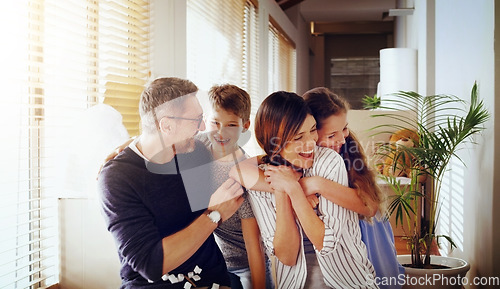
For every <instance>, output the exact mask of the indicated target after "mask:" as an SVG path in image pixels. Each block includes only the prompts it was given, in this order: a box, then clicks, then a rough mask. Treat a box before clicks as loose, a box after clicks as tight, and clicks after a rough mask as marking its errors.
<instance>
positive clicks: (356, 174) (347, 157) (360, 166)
mask: <svg viewBox="0 0 500 289" xmlns="http://www.w3.org/2000/svg"><path fill="white" fill-rule="evenodd" d="M302 97H303V98H304V100H305V101H306V103H307V105H308V106H309V108H310V109H311V112H312V114H313V116H314V118H315V119H316V126H317V128H318V129H319V128H321V125H322V123H323V121H324V120H325V119H327V118H328V117H330V116H332V115H337V114H339V113H347V111H348V110H349V104H348V103H347V101H346V100H345V99H343V98H342V97H340V96H338V95H336V94H334V93H333V92H332V91H330V90H329V89H328V88H326V87H317V88H313V89H311V90H309V91H307V92H306V93H305V94H304V95H303V96H302ZM340 155H341V156H342V157H343V159H344V163H345V165H346V169H347V175H348V178H349V187H351V188H354V189H356V190H357V192H358V195H359V196H360V198H361V200H363V201H364V202H365V204H366V200H367V199H368V198H370V199H372V200H374V201H376V202H377V203H378V204H379V205H378V207H377V208H376V209H377V210H380V211H381V212H382V213H384V212H385V208H383V207H382V200H383V199H384V196H383V193H382V191H381V190H380V188H379V186H378V185H377V182H376V178H375V172H374V170H373V169H371V168H370V167H369V166H368V162H367V159H366V155H365V152H364V150H363V147H362V146H361V144H360V143H359V140H358V138H357V137H356V135H355V134H354V133H353V132H352V131H351V132H350V133H349V136H348V137H347V138H346V139H345V144H344V145H342V148H341V149H340ZM382 215H383V214H382Z"/></svg>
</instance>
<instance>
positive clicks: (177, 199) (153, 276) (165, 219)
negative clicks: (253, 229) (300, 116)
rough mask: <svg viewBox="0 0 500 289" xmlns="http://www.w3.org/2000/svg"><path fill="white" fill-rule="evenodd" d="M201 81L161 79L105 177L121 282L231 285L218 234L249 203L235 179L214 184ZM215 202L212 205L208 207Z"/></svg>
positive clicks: (102, 183) (146, 95)
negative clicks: (204, 139) (202, 133)
mask: <svg viewBox="0 0 500 289" xmlns="http://www.w3.org/2000/svg"><path fill="white" fill-rule="evenodd" d="M197 91H198V89H197V87H196V86H195V85H194V84H193V83H192V82H190V81H188V80H183V79H179V78H173V77H171V78H159V79H156V80H154V81H153V82H151V84H149V85H148V86H147V87H146V88H145V90H144V91H143V93H142V95H141V100H140V106H139V111H140V115H141V124H142V133H141V135H140V136H139V137H138V138H136V140H134V141H133V142H132V143H131V144H130V145H129V147H127V148H126V149H124V150H123V151H122V152H121V153H120V154H119V155H118V156H117V157H116V158H114V159H113V160H111V161H109V162H108V163H106V164H105V165H104V167H103V168H102V171H101V173H100V175H99V178H98V183H99V190H100V194H101V201H102V208H103V215H104V218H105V221H106V224H107V226H108V230H109V231H110V232H111V234H112V235H113V237H114V239H115V243H116V245H117V248H118V255H119V258H120V262H121V272H120V275H121V278H122V286H121V288H191V287H196V288H225V287H226V286H227V287H229V286H230V281H229V277H228V275H227V269H226V265H225V262H224V259H223V256H222V254H221V252H220V250H219V248H218V246H217V244H216V243H215V240H214V237H213V235H212V232H213V231H214V230H215V229H216V228H217V226H218V225H219V224H220V223H221V222H222V221H225V220H227V219H228V218H229V217H230V216H231V215H232V214H234V212H236V210H237V209H238V208H239V206H240V205H241V203H242V202H243V198H242V197H241V195H242V193H243V190H242V188H241V187H240V186H239V184H238V183H237V182H235V181H234V180H232V179H229V180H227V181H226V182H225V183H223V184H222V185H221V186H220V187H219V188H218V189H217V190H216V191H215V192H208V191H207V188H210V185H209V184H208V183H209V182H210V179H211V176H210V170H209V167H210V166H209V165H208V164H209V163H210V162H211V156H210V153H209V151H208V150H207V149H206V148H205V146H204V145H203V144H201V143H198V142H197V141H195V140H194V136H195V135H196V134H197V133H198V131H199V130H204V129H205V124H204V122H203V110H202V108H201V106H200V104H199V102H198V100H197V98H196V93H197ZM207 207H208V208H207Z"/></svg>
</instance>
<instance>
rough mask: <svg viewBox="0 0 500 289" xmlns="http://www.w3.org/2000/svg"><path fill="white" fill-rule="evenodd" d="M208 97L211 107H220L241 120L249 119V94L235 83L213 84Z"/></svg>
mask: <svg viewBox="0 0 500 289" xmlns="http://www.w3.org/2000/svg"><path fill="white" fill-rule="evenodd" d="M208 99H209V100H210V104H211V105H212V108H222V109H224V110H227V111H230V112H232V113H234V114H235V115H237V116H238V117H240V118H241V119H242V120H243V122H246V121H248V120H249V119H250V110H251V100H250V95H248V93H247V92H246V91H245V90H243V89H241V88H239V87H238V86H236V85H232V84H221V85H214V86H212V87H211V88H210V91H209V92H208Z"/></svg>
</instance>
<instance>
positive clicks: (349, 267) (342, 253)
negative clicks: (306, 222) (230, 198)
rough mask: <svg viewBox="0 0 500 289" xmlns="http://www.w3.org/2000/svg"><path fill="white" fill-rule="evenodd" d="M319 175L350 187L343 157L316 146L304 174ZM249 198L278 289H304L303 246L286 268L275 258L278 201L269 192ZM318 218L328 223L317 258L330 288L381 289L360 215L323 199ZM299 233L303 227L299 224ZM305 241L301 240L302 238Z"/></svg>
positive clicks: (305, 272)
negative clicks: (376, 278)
mask: <svg viewBox="0 0 500 289" xmlns="http://www.w3.org/2000/svg"><path fill="white" fill-rule="evenodd" d="M310 176H320V177H324V178H326V179H329V180H332V181H335V182H337V183H340V184H342V185H344V186H347V184H348V179H347V172H346V169H345V165H344V162H343V159H342V157H341V156H340V155H339V154H337V153H336V152H335V151H334V150H331V149H328V148H323V147H316V148H315V153H314V163H313V166H312V167H311V168H310V169H307V170H305V171H304V177H310ZM249 199H250V203H251V205H252V208H253V211H254V215H255V218H256V220H257V223H258V224H259V228H260V231H261V235H262V239H263V242H264V246H265V248H266V253H267V254H268V255H269V256H271V258H272V259H274V269H275V278H276V279H275V283H276V289H288V288H293V289H297V288H304V286H305V280H306V276H307V264H306V261H305V254H304V248H303V244H302V246H301V249H300V252H299V256H298V259H297V263H296V264H295V265H294V266H286V265H284V264H283V263H281V262H280V261H279V260H278V258H276V257H275V256H274V248H273V239H274V233H275V231H276V202H275V199H274V194H272V193H270V192H259V191H252V190H250V191H249ZM319 200H320V202H319V205H318V211H317V212H318V216H319V218H320V219H321V220H322V221H323V223H324V224H325V237H324V240H323V248H322V249H321V250H320V251H318V250H316V256H317V258H318V263H319V265H320V268H321V271H322V273H323V279H324V282H325V284H326V285H327V286H329V287H332V288H342V289H347V288H357V289H360V288H378V287H377V286H376V285H375V282H374V276H375V270H374V269H373V266H372V264H371V263H370V261H369V260H368V257H367V251H366V247H365V245H364V243H363V242H362V241H361V231H360V229H359V219H358V214H357V213H355V212H353V211H350V210H347V209H345V208H343V207H341V206H339V205H337V204H334V203H332V202H330V201H329V200H327V199H326V198H324V197H322V196H320V197H319ZM297 226H298V228H299V232H300V234H301V236H302V228H301V227H300V224H299V222H298V221H297ZM301 239H302V238H301Z"/></svg>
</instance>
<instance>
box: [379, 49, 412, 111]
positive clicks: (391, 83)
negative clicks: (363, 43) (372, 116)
mask: <svg viewBox="0 0 500 289" xmlns="http://www.w3.org/2000/svg"><path fill="white" fill-rule="evenodd" d="M398 91H417V50H416V49H412V48H386V49H381V50H380V83H379V86H378V95H379V96H380V98H381V102H382V106H385V107H395V106H396V105H395V104H394V103H393V102H391V101H388V100H391V99H395V98H396V96H394V95H392V94H393V93H396V92H398ZM415 107H416V104H415Z"/></svg>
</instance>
